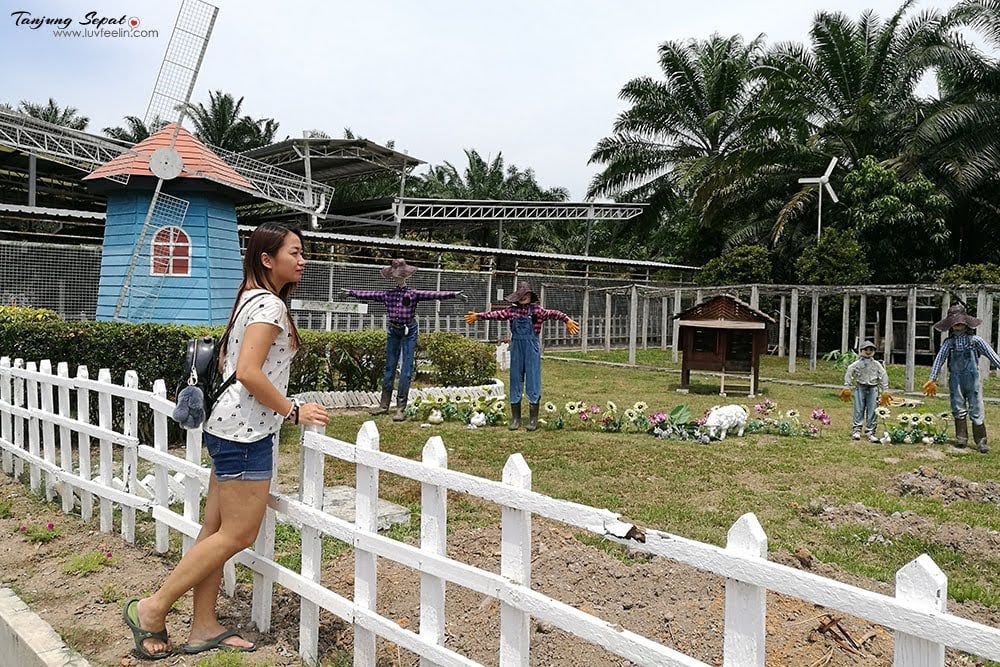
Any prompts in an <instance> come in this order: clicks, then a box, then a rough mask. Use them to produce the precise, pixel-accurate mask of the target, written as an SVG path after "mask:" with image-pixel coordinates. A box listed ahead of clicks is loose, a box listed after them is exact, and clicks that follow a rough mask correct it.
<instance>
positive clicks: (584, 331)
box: [580, 287, 590, 354]
mask: <svg viewBox="0 0 1000 667" xmlns="http://www.w3.org/2000/svg"><path fill="white" fill-rule="evenodd" d="M580 319H581V320H582V321H581V322H580V351H581V352H583V353H584V354H586V353H587V351H588V350H589V349H590V345H589V342H588V338H589V337H590V288H589V287H587V288H586V289H584V290H583V312H582V313H581V314H580Z"/></svg>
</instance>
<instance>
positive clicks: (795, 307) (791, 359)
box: [788, 287, 799, 373]
mask: <svg viewBox="0 0 1000 667" xmlns="http://www.w3.org/2000/svg"><path fill="white" fill-rule="evenodd" d="M789 309H790V310H791V313H789V318H790V319H789V322H788V372H789V373H794V372H795V357H796V356H797V355H798V353H799V290H798V288H795V287H793V288H792V302H791V304H790V305H789Z"/></svg>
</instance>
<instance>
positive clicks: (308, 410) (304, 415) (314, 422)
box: [299, 403, 330, 426]
mask: <svg viewBox="0 0 1000 667" xmlns="http://www.w3.org/2000/svg"><path fill="white" fill-rule="evenodd" d="M328 421H330V415H328V414H327V413H326V408H324V407H323V406H322V405H320V404H319V403H303V404H302V406H301V407H299V425H301V426H326V423H327V422H328Z"/></svg>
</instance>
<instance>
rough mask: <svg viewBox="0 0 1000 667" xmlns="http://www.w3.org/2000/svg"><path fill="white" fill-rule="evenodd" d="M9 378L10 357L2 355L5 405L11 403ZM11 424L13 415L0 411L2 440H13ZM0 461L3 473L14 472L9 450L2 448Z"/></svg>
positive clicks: (0, 365) (0, 370)
mask: <svg viewBox="0 0 1000 667" xmlns="http://www.w3.org/2000/svg"><path fill="white" fill-rule="evenodd" d="M11 379H12V375H11V372H10V357H3V358H2V359H0V401H3V402H4V403H6V404H7V405H12V399H13V397H12V396H11V390H10V389H11ZM13 426H14V420H13V415H11V413H10V412H7V411H3V412H0V438H3V441H4V442H13V441H14V435H13V432H14V428H13ZM0 461H2V465H3V472H4V474H5V475H10V474H12V473H13V472H14V456H13V455H12V454H11V452H10V450H8V449H4V450H3V453H2V454H0Z"/></svg>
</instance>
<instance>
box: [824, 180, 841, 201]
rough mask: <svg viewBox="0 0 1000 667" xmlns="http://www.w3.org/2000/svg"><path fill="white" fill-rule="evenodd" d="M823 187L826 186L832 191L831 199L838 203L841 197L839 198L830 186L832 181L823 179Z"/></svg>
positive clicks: (828, 190)
mask: <svg viewBox="0 0 1000 667" xmlns="http://www.w3.org/2000/svg"><path fill="white" fill-rule="evenodd" d="M823 187H825V188H826V191H827V192H829V193H830V199H832V200H833V203H834V204H836V203H838V202H839V201H840V199H838V198H837V193H836V192H834V191H833V188H832V187H830V182H829V181H823Z"/></svg>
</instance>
